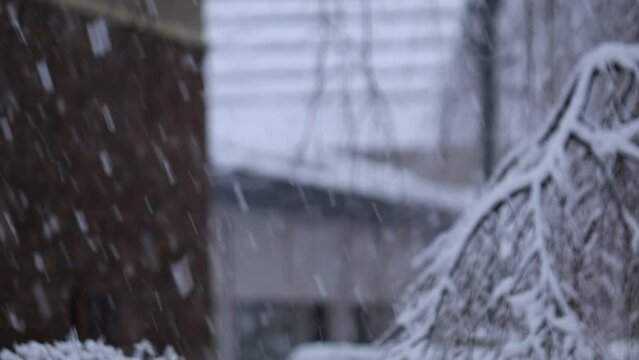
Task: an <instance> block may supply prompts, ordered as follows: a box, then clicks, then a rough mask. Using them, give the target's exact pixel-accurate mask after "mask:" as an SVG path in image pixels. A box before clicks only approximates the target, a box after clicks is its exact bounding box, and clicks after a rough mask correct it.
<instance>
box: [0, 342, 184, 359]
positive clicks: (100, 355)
mask: <svg viewBox="0 0 639 360" xmlns="http://www.w3.org/2000/svg"><path fill="white" fill-rule="evenodd" d="M134 359H156V360H179V359H181V357H180V356H178V355H177V354H176V353H175V351H174V350H173V348H171V347H168V348H167V349H166V350H165V351H164V354H162V355H156V353H155V349H154V348H153V346H152V345H151V343H149V342H148V341H142V342H140V343H138V344H136V345H135V350H134V351H133V354H132V355H131V356H127V355H125V354H124V352H123V351H122V350H121V349H118V348H114V347H112V346H109V345H106V344H104V343H103V342H101V341H93V340H86V341H84V342H80V341H78V340H74V339H69V340H66V341H58V342H54V343H53V344H42V343H38V342H35V341H32V342H29V343H26V344H19V345H15V346H14V349H13V351H12V350H8V349H3V350H2V351H0V360H134Z"/></svg>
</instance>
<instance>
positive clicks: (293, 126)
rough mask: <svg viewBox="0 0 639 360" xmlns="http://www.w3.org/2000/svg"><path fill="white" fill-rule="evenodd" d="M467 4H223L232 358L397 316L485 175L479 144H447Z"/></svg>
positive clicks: (357, 335)
mask: <svg viewBox="0 0 639 360" xmlns="http://www.w3.org/2000/svg"><path fill="white" fill-rule="evenodd" d="M462 5H463V3H462V2H461V1H440V2H436V1H419V0H404V1H396V0H393V1H385V0H380V1H351V0H349V1H317V2H310V3H309V2H306V1H299V0H284V1H277V2H266V1H260V0H246V1H227V0H212V1H209V2H208V3H207V5H206V6H205V8H204V9H205V10H204V24H205V39H206V42H207V44H208V45H209V46H210V52H209V55H208V61H207V65H206V67H205V71H206V79H210V83H211V84H212V87H211V88H210V91H209V93H208V94H207V101H208V103H209V104H211V105H210V106H209V122H208V124H209V136H210V139H211V141H210V148H209V151H210V154H211V156H212V158H213V159H214V163H215V167H214V174H215V176H214V179H215V180H214V186H213V204H214V210H213V213H212V216H213V218H212V232H214V233H215V238H216V239H217V241H216V245H217V248H216V249H217V251H216V258H215V259H216V260H215V261H214V263H215V264H216V265H218V266H219V269H217V271H216V274H217V275H219V277H217V278H216V281H215V282H216V284H217V285H218V291H217V292H216V294H217V296H218V299H219V301H218V305H219V307H218V309H219V311H218V312H217V317H216V318H217V320H218V324H219V325H218V326H219V329H220V332H219V336H220V337H219V339H220V342H219V343H220V351H221V353H222V358H228V359H243V360H244V359H245V360H250V359H284V358H286V356H287V354H288V353H289V352H290V351H291V349H292V348H293V347H294V346H295V345H297V344H299V343H302V342H309V341H354V342H370V341H373V340H374V339H375V338H377V337H378V336H379V335H380V334H381V332H382V331H383V330H384V329H385V328H386V327H387V326H388V324H389V323H390V320H391V319H392V317H393V316H394V314H393V309H392V304H393V302H394V301H395V300H396V299H397V297H398V296H399V295H400V294H401V291H402V287H403V285H404V284H405V282H406V281H407V280H408V278H409V277H410V275H411V267H410V262H411V259H412V257H413V255H414V254H415V252H416V251H417V249H419V248H422V247H423V246H424V245H425V244H427V243H428V242H429V241H430V240H431V239H432V238H433V237H434V236H435V234H436V233H438V232H439V231H441V230H443V229H445V228H446V227H447V226H448V225H449V224H450V223H451V221H452V219H454V217H455V216H456V215H457V214H458V213H459V211H460V210H461V209H462V208H463V207H464V206H465V205H466V204H467V203H468V202H469V201H470V200H471V199H472V197H473V194H474V184H475V180H477V179H481V166H480V164H479V162H478V161H475V160H474V159H475V158H476V159H479V156H477V155H476V154H477V152H476V151H474V150H475V149H469V148H464V149H462V148H461V147H458V148H455V149H452V148H449V155H450V156H452V157H453V158H454V160H455V161H444V160H443V157H442V154H441V153H439V148H440V145H441V144H440V142H441V133H440V132H441V131H442V129H444V128H443V126H442V123H441V122H442V120H441V117H440V113H441V111H442V108H441V106H440V105H439V104H440V103H441V101H440V100H441V97H442V96H443V94H444V93H443V90H444V86H443V85H444V80H445V79H446V77H445V76H444V73H445V72H444V70H445V69H446V68H447V64H448V63H450V62H451V60H452V56H453V54H454V51H455V44H457V43H458V42H459V40H458V39H459V38H460V35H461V33H460V29H461V27H460V24H459V19H460V16H461V13H462V9H463V6H462ZM469 150H471V151H470V152H469ZM468 155H472V156H468Z"/></svg>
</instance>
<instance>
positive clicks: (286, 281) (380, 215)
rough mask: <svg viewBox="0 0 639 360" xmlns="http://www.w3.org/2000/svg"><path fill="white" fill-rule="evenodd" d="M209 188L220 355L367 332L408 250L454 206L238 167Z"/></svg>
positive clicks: (249, 354) (363, 338)
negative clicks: (383, 197) (341, 188)
mask: <svg viewBox="0 0 639 360" xmlns="http://www.w3.org/2000/svg"><path fill="white" fill-rule="evenodd" d="M213 196H214V199H215V208H214V211H213V213H212V214H213V221H212V225H213V231H214V232H215V237H216V239H217V242H216V244H217V252H216V255H217V257H216V258H215V264H217V265H219V268H217V271H216V273H217V274H218V275H219V276H220V277H219V278H216V283H217V285H218V292H217V294H218V295H219V300H218V301H219V302H218V305H219V312H218V313H217V314H216V317H217V318H218V320H219V321H220V323H219V324H220V325H219V326H220V329H222V330H223V331H220V333H219V334H220V351H222V352H223V354H224V355H223V358H225V359H242V360H251V359H283V358H285V357H286V355H287V353H288V352H289V351H290V350H291V349H292V348H293V347H294V346H295V345H297V344H300V343H303V342H310V341H353V342H370V341H373V340H374V339H375V338H376V337H378V336H379V335H380V334H381V332H382V331H383V330H385V328H386V327H387V326H388V324H389V322H390V320H391V319H392V317H393V315H394V314H393V311H392V304H393V302H394V301H395V300H397V297H398V296H399V295H401V291H402V288H403V285H404V284H405V282H406V281H407V280H408V279H409V277H410V275H411V270H410V259H411V258H412V256H414V254H415V253H416V252H417V251H419V249H422V248H423V247H424V245H425V244H427V243H428V241H430V239H432V238H433V236H434V235H435V234H436V233H437V232H439V231H441V230H443V229H445V228H446V227H447V226H448V225H449V224H450V223H451V221H452V219H453V218H454V214H455V211H453V210H451V209H445V208H441V207H436V206H433V207H427V206H415V205H409V204H406V203H404V204H396V203H391V202H388V201H383V200H379V199H375V198H373V197H369V196H362V195H354V194H352V193H344V192H340V191H335V190H332V189H327V188H321V187H317V186H308V185H302V184H296V183H290V182H287V181H280V180H276V179H272V178H271V179H269V178H265V177H260V176H255V175H251V174H250V173H241V172H240V173H234V174H227V175H224V176H219V177H216V178H215V186H214V191H213Z"/></svg>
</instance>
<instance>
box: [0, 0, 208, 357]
mask: <svg viewBox="0 0 639 360" xmlns="http://www.w3.org/2000/svg"><path fill="white" fill-rule="evenodd" d="M102 21H104V23H102ZM103 24H106V26H107V34H108V35H107V36H106V37H105V36H104V33H100V31H101V29H102V30H104V28H103V27H102V25H103ZM88 29H93V30H88ZM96 29H97V30H96ZM96 31H97V35H96ZM89 32H93V35H94V39H93V40H94V41H93V44H92V42H91V41H90V37H89ZM96 50H97V51H96ZM201 58H202V50H201V49H198V48H192V47H187V46H185V45H182V44H179V43H175V42H171V41H170V40H167V39H164V38H161V37H159V36H157V35H153V34H148V33H144V32H141V31H138V30H136V29H135V28H131V27H123V26H119V25H117V24H115V23H111V22H109V21H108V19H99V18H98V19H96V18H87V17H83V16H81V15H79V14H75V13H73V12H69V11H65V10H62V9H59V8H57V7H54V6H51V5H46V4H42V3H40V2H36V1H33V0H30V1H28V0H13V1H9V0H0V130H2V131H1V132H0V176H1V179H0V306H1V307H2V308H1V309H0V346H8V345H10V344H12V343H13V342H15V341H24V340H31V339H35V340H53V339H59V338H61V337H64V336H65V335H66V334H67V333H68V332H69V329H70V328H71V327H76V328H77V330H78V332H79V334H80V335H81V336H82V337H88V336H96V335H100V336H103V337H105V338H106V339H107V340H108V341H109V342H111V343H113V344H115V345H121V346H125V347H127V346H129V345H130V344H131V342H133V341H137V340H139V339H140V338H148V339H149V340H151V341H153V342H154V343H156V344H157V345H159V346H161V347H162V346H164V345H165V344H167V343H170V344H173V345H174V346H176V347H177V348H178V350H179V351H180V352H182V353H184V354H186V355H187V357H189V358H199V357H203V356H204V355H203V354H204V349H205V348H206V347H208V346H209V345H210V338H211V334H210V332H209V330H208V327H207V321H206V316H207V315H208V314H209V311H208V309H209V304H210V301H209V298H210V295H209V290H208V289H209V286H210V281H209V276H208V274H209V272H208V260H207V257H206V248H207V244H206V236H205V235H206V234H205V221H206V220H205V219H206V204H207V201H206V200H207V194H206V193H207V184H208V183H207V180H206V176H205V174H206V171H205V163H206V151H205V146H204V143H205V135H204V134H205V129H204V114H203V112H204V110H203V108H204V107H203V102H202V97H201V94H202V88H203V85H202V77H201V74H200V70H199V64H200V61H201ZM49 78H50V79H49ZM171 264H174V265H175V268H176V269H182V270H178V271H176V272H175V274H176V275H178V278H179V275H182V277H183V278H184V279H186V280H184V279H183V281H178V282H179V283H181V284H182V285H184V289H183V290H186V291H184V292H183V293H182V294H181V293H180V291H179V290H178V287H177V286H176V281H175V279H174V276H173V273H172V271H171ZM178 264H182V266H181V267H180V266H178ZM185 264H186V265H185ZM185 268H188V269H189V271H190V274H191V276H189V274H188V271H184V269H185ZM178 280H179V279H178ZM189 280H193V284H192V286H189V285H191V284H190V283H189Z"/></svg>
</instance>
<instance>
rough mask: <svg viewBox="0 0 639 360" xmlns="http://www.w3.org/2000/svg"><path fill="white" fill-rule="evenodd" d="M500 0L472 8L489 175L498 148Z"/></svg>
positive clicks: (479, 0)
mask: <svg viewBox="0 0 639 360" xmlns="http://www.w3.org/2000/svg"><path fill="white" fill-rule="evenodd" d="M498 7H499V0H477V1H474V2H472V3H471V12H472V15H473V17H475V19H477V21H478V24H479V31H478V33H477V34H472V35H474V37H475V44H476V50H477V51H476V54H474V56H475V58H476V59H477V70H478V73H479V86H478V89H479V98H480V106H481V121H482V124H481V125H482V126H481V145H482V168H483V172H484V177H485V178H486V179H488V178H489V177H490V175H491V173H492V171H493V169H494V167H495V161H496V156H495V154H496V148H497V98H498V93H497V79H496V77H497V76H496V75H497V72H496V68H495V63H496V59H495V53H496V48H497V32H496V18H497V11H498Z"/></svg>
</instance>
